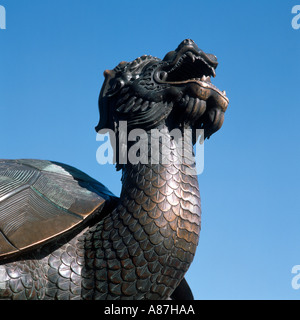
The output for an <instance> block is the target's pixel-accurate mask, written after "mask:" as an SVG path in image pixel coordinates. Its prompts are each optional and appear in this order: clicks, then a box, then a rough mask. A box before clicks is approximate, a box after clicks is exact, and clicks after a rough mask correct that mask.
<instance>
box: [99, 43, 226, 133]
mask: <svg viewBox="0 0 300 320" xmlns="http://www.w3.org/2000/svg"><path fill="white" fill-rule="evenodd" d="M217 65H218V62H217V58H216V57H215V56H214V55H212V54H206V53H204V52H203V51H202V50H200V49H199V48H198V46H197V45H196V44H195V42H194V41H192V40H190V39H186V40H184V41H183V42H181V43H180V45H179V46H178V48H177V49H176V50H175V51H171V52H169V53H167V55H166V56H165V57H164V59H163V60H161V59H158V58H156V57H153V56H150V55H144V56H141V57H139V58H137V59H135V60H134V61H132V62H121V63H120V64H119V65H118V66H117V67H116V68H114V69H113V70H106V71H105V72H104V76H105V81H104V84H103V86H102V89H101V92H100V97H99V109H100V115H101V118H100V122H99V124H98V126H97V127H96V131H97V132H98V131H99V130H101V129H111V130H114V131H115V132H116V131H117V128H118V122H119V121H127V125H128V128H129V129H133V128H142V129H144V130H148V129H152V128H157V127H159V126H160V125H161V124H167V125H168V127H171V129H172V128H175V127H177V128H186V127H189V128H195V129H204V134H205V137H206V138H209V137H210V136H211V135H212V134H213V133H214V132H216V131H217V130H219V129H220V128H221V126H222V124H223V121H224V112H225V111H226V109H227V106H228V103H229V100H228V98H227V97H226V93H225V91H223V92H222V91H220V90H219V89H218V88H216V87H215V86H214V85H213V84H212V83H211V77H215V70H216V67H217Z"/></svg>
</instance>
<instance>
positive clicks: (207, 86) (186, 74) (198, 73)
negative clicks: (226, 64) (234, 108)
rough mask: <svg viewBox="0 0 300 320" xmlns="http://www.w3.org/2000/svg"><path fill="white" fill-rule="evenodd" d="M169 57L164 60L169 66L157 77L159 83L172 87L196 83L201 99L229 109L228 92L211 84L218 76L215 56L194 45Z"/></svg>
mask: <svg viewBox="0 0 300 320" xmlns="http://www.w3.org/2000/svg"><path fill="white" fill-rule="evenodd" d="M169 55H170V57H168V55H167V56H166V58H165V59H164V61H166V62H168V64H167V65H166V66H164V67H163V69H161V70H160V71H159V72H158V73H157V75H156V80H157V81H158V82H161V83H169V84H172V85H182V84H187V83H191V84H192V83H195V86H196V87H197V89H195V90H196V91H197V95H199V97H200V98H201V99H204V100H207V98H208V97H212V98H213V99H214V100H216V101H218V102H219V103H220V102H221V105H223V106H224V108H226V107H227V105H228V102H229V100H228V98H227V97H226V92H225V91H221V90H219V89H218V88H217V87H216V86H214V85H213V84H212V83H211V77H215V76H216V72H215V69H216V67H217V65H218V62H217V59H216V57H215V56H213V55H211V54H206V53H204V52H203V51H201V50H200V49H198V48H196V47H195V44H194V43H193V44H192V45H185V46H183V47H181V48H179V49H177V50H176V51H173V52H170V53H169Z"/></svg>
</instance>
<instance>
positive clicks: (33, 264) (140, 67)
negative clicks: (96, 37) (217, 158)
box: [0, 39, 229, 300]
mask: <svg viewBox="0 0 300 320" xmlns="http://www.w3.org/2000/svg"><path fill="white" fill-rule="evenodd" d="M217 65H218V62H217V58H216V57H215V56H214V55H212V54H206V53H205V52H203V51H202V50H200V49H199V48H198V46H197V45H196V44H195V43H194V42H193V41H192V40H190V39H186V40H184V41H183V42H182V43H180V44H179V46H178V47H177V48H176V49H175V50H174V51H170V52H169V53H167V55H166V56H165V58H164V59H163V60H161V59H159V58H156V57H153V56H147V55H143V56H141V57H139V58H137V59H135V60H134V61H132V62H124V61H123V62H121V63H120V64H119V65H118V66H116V67H115V68H114V69H113V70H106V71H105V72H104V76H105V81H104V83H103V86H102V89H101V92H100V96H99V111H100V115H101V117H100V121H99V123H98V125H97V126H96V131H97V132H99V131H101V133H103V134H105V133H109V135H110V138H113V139H112V140H111V141H114V142H115V148H113V150H114V160H115V162H116V169H117V170H122V179H121V181H122V190H121V193H120V197H119V198H117V197H115V196H114V195H113V194H112V193H111V192H110V191H109V190H108V189H107V188H106V187H104V186H103V185H102V184H101V183H99V182H97V181H96V180H94V179H92V178H91V177H89V176H88V175H86V174H84V173H83V172H81V171H79V170H77V169H75V168H73V167H71V166H68V165H65V164H61V163H58V162H53V161H43V160H0V299H15V300H17V299H22V300H23V299H26V300H30V299H50V300H56V299H57V300H60V299H64V300H70V299H80V300H88V299H89V300H91V299H93V300H112V299H116V300H122V299H126V300H128V299H130V300H142V299H143V300H166V299H170V298H171V299H180V300H183V299H188V300H190V299H193V295H192V293H191V290H190V289H189V286H188V284H187V283H186V281H185V278H184V277H185V274H186V272H187V271H188V269H189V267H190V265H191V263H192V261H193V259H194V256H195V253H196V248H197V245H198V241H199V235H200V229H201V201H200V191H199V183H198V178H197V172H196V165H195V158H196V157H195V156H194V153H193V146H194V145H195V143H196V141H197V139H198V137H199V134H200V135H201V136H202V133H200V132H199V131H197V130H198V129H202V130H204V134H203V137H204V138H205V137H206V138H209V137H210V136H211V135H212V134H214V133H215V132H216V131H218V130H219V129H220V128H221V127H222V125H223V121H224V114H225V111H226V109H227V105H228V103H229V100H228V98H227V96H226V93H225V92H224V91H221V90H219V89H218V88H217V87H216V86H214V85H213V84H212V83H211V76H212V77H214V76H215V69H216V67H217ZM135 129H138V130H135ZM140 129H143V130H140ZM154 129H155V130H154ZM175 131H176V132H175ZM132 136H134V138H133V137H132Z"/></svg>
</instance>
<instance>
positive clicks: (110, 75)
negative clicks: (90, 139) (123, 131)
mask: <svg viewBox="0 0 300 320" xmlns="http://www.w3.org/2000/svg"><path fill="white" fill-rule="evenodd" d="M115 74H116V72H115V71H114V70H105V71H104V77H105V80H104V83H103V86H102V88H101V91H100V95H99V100H98V106H99V113H100V120H99V123H98V125H97V126H96V127H95V130H96V132H99V131H100V130H102V129H113V127H112V126H113V125H112V118H111V110H110V108H109V103H108V97H107V92H108V91H109V90H110V87H111V86H110V83H111V81H112V79H114V77H115Z"/></svg>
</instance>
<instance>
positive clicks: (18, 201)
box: [0, 160, 113, 260]
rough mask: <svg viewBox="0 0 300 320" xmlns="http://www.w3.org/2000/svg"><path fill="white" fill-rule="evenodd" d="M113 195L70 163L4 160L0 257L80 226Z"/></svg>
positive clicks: (1, 164) (0, 183) (0, 169)
mask: <svg viewBox="0 0 300 320" xmlns="http://www.w3.org/2000/svg"><path fill="white" fill-rule="evenodd" d="M111 197H113V195H112V194H111V193H110V192H109V191H108V190H107V189H106V188H105V187H104V186H103V185H102V184H100V183H99V182H97V181H96V180H94V179H92V178H91V177H89V176H88V175H86V174H84V173H83V172H81V171H79V170H77V169H75V168H73V167H71V166H67V165H64V164H60V163H57V162H51V161H44V160H0V260H1V259H5V258H7V257H10V256H11V255H14V254H19V253H22V252H23V251H24V250H25V249H31V248H32V247H34V246H37V245H41V244H43V243H45V242H48V241H50V240H51V239H52V238H53V237H55V236H58V235H60V234H63V233H64V232H66V231H68V230H71V229H73V228H74V227H76V226H79V225H80V224H81V223H82V222H83V221H85V220H88V219H87V218H91V217H92V216H94V214H95V213H96V212H100V211H101V209H102V207H103V206H104V203H105V200H108V199H110V198H111Z"/></svg>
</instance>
